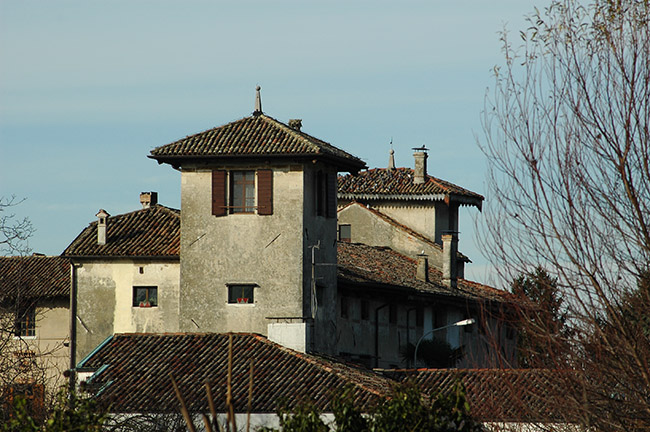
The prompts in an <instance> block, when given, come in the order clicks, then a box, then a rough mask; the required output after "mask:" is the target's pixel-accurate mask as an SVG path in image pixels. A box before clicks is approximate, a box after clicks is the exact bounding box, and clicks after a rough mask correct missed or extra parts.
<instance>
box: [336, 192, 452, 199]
mask: <svg viewBox="0 0 650 432" xmlns="http://www.w3.org/2000/svg"><path fill="white" fill-rule="evenodd" d="M337 195H338V198H339V199H345V200H355V199H365V200H395V199H397V200H412V201H425V200H432V201H444V199H445V198H446V196H447V195H446V194H369V193H349V192H346V193H340V192H339V193H338V194H337Z"/></svg>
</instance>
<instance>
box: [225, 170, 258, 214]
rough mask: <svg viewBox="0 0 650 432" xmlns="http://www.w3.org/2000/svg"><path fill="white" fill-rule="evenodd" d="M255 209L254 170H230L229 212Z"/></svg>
mask: <svg viewBox="0 0 650 432" xmlns="http://www.w3.org/2000/svg"><path fill="white" fill-rule="evenodd" d="M254 210H255V171H231V172H230V213H253V211H254Z"/></svg>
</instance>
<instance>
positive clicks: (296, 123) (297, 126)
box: [289, 119, 302, 132]
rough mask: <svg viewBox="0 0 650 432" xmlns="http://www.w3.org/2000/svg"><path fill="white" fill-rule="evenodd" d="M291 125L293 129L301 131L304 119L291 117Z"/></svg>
mask: <svg viewBox="0 0 650 432" xmlns="http://www.w3.org/2000/svg"><path fill="white" fill-rule="evenodd" d="M289 127H290V128H291V129H294V130H297V131H298V132H300V128H301V127H302V119H291V120H289Z"/></svg>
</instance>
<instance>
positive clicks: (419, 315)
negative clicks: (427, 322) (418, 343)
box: [415, 307, 424, 327]
mask: <svg viewBox="0 0 650 432" xmlns="http://www.w3.org/2000/svg"><path fill="white" fill-rule="evenodd" d="M415 325H416V326H417V327H423V326H424V308H421V307H419V308H417V309H415Z"/></svg>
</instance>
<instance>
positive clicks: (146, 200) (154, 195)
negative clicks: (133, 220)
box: [140, 192, 158, 209]
mask: <svg viewBox="0 0 650 432" xmlns="http://www.w3.org/2000/svg"><path fill="white" fill-rule="evenodd" d="M140 204H142V208H143V209H148V208H151V206H155V205H156V204H158V192H140Z"/></svg>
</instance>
